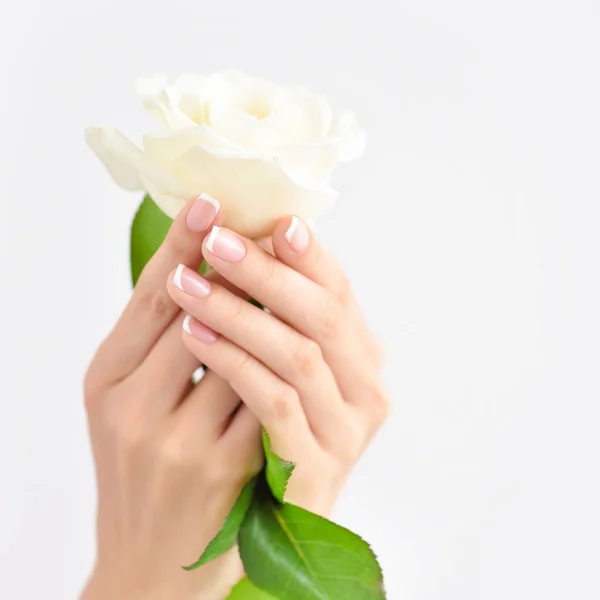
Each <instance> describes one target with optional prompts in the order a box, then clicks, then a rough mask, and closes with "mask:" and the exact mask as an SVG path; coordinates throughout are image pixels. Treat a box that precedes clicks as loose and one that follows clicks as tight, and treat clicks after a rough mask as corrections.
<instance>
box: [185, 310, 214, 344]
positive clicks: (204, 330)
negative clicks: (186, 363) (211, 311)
mask: <svg viewBox="0 0 600 600" xmlns="http://www.w3.org/2000/svg"><path fill="white" fill-rule="evenodd" d="M183 330H184V331H185V332H186V333H188V334H189V335H191V336H192V337H195V338H196V339H197V340H199V341H201V342H204V343H205V344H212V343H213V342H216V341H217V338H218V337H219V336H218V335H217V333H216V332H214V331H213V330H212V329H211V328H210V327H207V326H206V325H204V323H200V321H197V320H196V319H193V318H192V317H191V315H187V316H186V317H185V319H184V320H183Z"/></svg>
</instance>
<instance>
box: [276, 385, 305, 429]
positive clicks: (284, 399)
mask: <svg viewBox="0 0 600 600" xmlns="http://www.w3.org/2000/svg"><path fill="white" fill-rule="evenodd" d="M299 402H300V398H299V396H298V392H297V391H296V390H295V389H294V388H293V387H291V386H289V385H287V386H283V387H282V388H281V389H280V390H279V391H278V392H277V393H276V394H273V395H272V397H271V400H270V404H271V411H272V414H271V417H272V420H274V421H286V420H289V419H291V418H293V417H294V415H295V414H296V411H297V408H298V403H299Z"/></svg>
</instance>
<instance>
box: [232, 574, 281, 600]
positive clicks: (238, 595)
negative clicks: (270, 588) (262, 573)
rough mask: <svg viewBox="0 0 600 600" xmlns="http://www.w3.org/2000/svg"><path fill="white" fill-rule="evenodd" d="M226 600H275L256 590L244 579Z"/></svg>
mask: <svg viewBox="0 0 600 600" xmlns="http://www.w3.org/2000/svg"><path fill="white" fill-rule="evenodd" d="M227 600H277V599H276V598H275V596H271V594H267V592H265V591H264V590H261V589H259V588H257V587H256V586H255V585H253V584H252V582H251V581H250V580H249V579H248V578H247V577H244V578H243V579H241V580H240V581H239V583H238V584H237V585H236V586H235V587H234V588H233V589H232V590H231V592H230V594H229V596H227Z"/></svg>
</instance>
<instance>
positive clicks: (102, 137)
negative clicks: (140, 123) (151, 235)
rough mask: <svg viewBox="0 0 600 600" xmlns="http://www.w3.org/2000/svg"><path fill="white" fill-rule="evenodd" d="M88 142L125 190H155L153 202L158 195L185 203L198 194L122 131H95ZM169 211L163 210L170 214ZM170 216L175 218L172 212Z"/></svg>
mask: <svg viewBox="0 0 600 600" xmlns="http://www.w3.org/2000/svg"><path fill="white" fill-rule="evenodd" d="M86 139H87V142H88V144H89V145H90V147H91V148H92V150H94V151H95V152H96V154H97V155H98V157H99V158H100V160H101V161H102V162H103V163H104V165H105V166H106V168H107V169H108V171H109V172H110V174H111V175H112V176H113V179H114V180H115V181H116V183H117V184H118V185H120V186H121V187H123V188H125V189H127V190H146V191H148V192H150V188H152V192H153V193H151V195H152V197H153V198H154V195H153V194H154V193H157V194H161V195H166V196H173V197H176V198H181V199H182V200H183V202H185V201H186V200H189V199H190V198H192V197H193V196H194V195H195V194H196V188H195V187H194V185H193V184H191V183H190V182H189V181H186V180H185V179H184V178H180V177H177V176H176V175H175V174H173V173H172V172H170V171H169V170H168V169H167V168H165V165H164V164H161V163H160V162H159V161H154V160H151V158H150V157H149V156H148V155H147V154H144V152H142V151H141V150H140V149H139V148H138V147H137V146H136V145H135V144H133V143H132V142H130V141H129V140H128V139H127V138H126V137H125V136H124V135H123V134H121V133H120V132H119V131H117V130H115V129H112V128H110V127H91V128H89V129H88V130H87V132H86ZM198 193H199V192H198ZM154 200H156V202H157V203H158V200H157V199H156V198H154ZM166 205H167V203H165V206H166ZM159 206H160V205H159ZM161 208H163V207H162V206H161ZM167 209H168V207H167ZM167 209H163V210H165V212H167ZM167 214H168V215H169V216H171V217H172V216H174V215H173V213H172V210H170V209H169V212H167ZM175 214H176V213H175Z"/></svg>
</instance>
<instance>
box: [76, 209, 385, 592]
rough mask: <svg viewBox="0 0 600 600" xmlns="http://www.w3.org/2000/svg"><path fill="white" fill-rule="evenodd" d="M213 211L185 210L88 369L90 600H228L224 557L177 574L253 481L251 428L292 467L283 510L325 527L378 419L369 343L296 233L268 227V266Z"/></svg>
mask: <svg viewBox="0 0 600 600" xmlns="http://www.w3.org/2000/svg"><path fill="white" fill-rule="evenodd" d="M217 207H218V204H217V203H216V202H215V201H213V200H210V199H206V197H203V198H198V199H197V200H195V201H194V202H192V203H190V205H189V206H188V207H187V208H185V209H184V210H183V211H182V212H181V214H180V215H179V216H178V218H177V219H176V220H175V222H174V224H173V226H172V228H171V231H170V233H169V235H168V237H167V239H166V240H165V242H164V243H163V245H162V246H161V248H160V250H159V251H158V252H157V253H156V254H155V256H154V257H153V259H152V260H151V261H150V263H149V264H148V265H147V267H146V269H145V270H144V272H143V273H142V276H141V278H140V280H139V282H138V285H137V287H136V290H135V292H134V294H133V297H132V299H131V301H130V303H129V304H128V306H127V307H126V309H125V311H124V313H123V315H122V317H121V319H120V320H119V322H118V323H117V325H116V327H115V329H114V330H113V332H112V333H111V334H110V336H109V337H108V338H107V340H106V341H105V342H104V343H103V344H102V346H101V347H100V349H99V351H98V353H97V355H96V357H95V359H94V362H93V364H92V365H91V366H90V369H89V372H88V376H87V378H86V403H87V408H88V414H89V420H90V431H91V435H92V441H93V447H94V455H95V460H96V467H97V477H98V485H99V496H100V501H99V515H98V560H97V565H96V569H95V572H94V575H93V577H92V579H91V582H90V584H89V586H88V589H87V591H86V593H85V595H84V598H85V600H95V599H96V598H107V597H110V598H114V599H115V600H120V598H127V599H128V600H137V599H138V598H139V599H154V598H157V599H158V598H160V599H161V600H169V599H170V598H173V599H178V600H179V599H187V598H190V599H191V598H197V597H202V598H207V599H212V598H214V599H215V600H216V599H220V598H224V597H225V595H226V593H227V591H228V589H229V588H230V587H231V585H232V584H233V583H234V582H235V581H236V580H237V579H238V578H239V577H240V576H241V570H240V564H239V562H238V561H237V559H236V556H235V555H232V554H231V553H229V554H226V555H224V556H223V557H221V558H219V559H217V560H216V561H214V562H211V563H209V564H207V565H205V566H203V567H201V568H200V569H198V570H197V571H194V572H192V573H188V572H185V571H183V570H182V569H181V565H184V564H189V563H190V562H192V561H193V560H195V558H197V556H198V555H199V554H201V552H202V550H203V547H202V546H203V545H204V546H206V545H207V544H208V542H209V541H210V540H211V539H212V537H213V536H214V535H215V534H216V532H217V531H218V529H219V527H220V526H221V524H222V522H223V520H224V518H225V516H226V515H227V513H228V511H229V510H230V509H231V506H232V505H233V502H234V501H235V499H236V497H237V495H238V494H239V493H240V491H241V489H242V487H243V485H244V484H245V482H246V481H248V480H249V479H250V477H252V476H253V475H254V474H255V473H256V472H257V471H258V470H259V469H260V468H261V465H262V447H261V441H260V424H262V425H263V426H264V427H265V428H266V429H267V431H268V432H269V434H270V436H271V440H272V443H273V447H274V450H275V451H276V452H278V453H279V454H280V455H281V456H283V457H284V458H286V459H290V460H293V461H295V462H296V463H297V469H296V471H295V472H294V474H293V476H292V479H291V481H290V486H289V488H288V493H287V495H286V498H287V499H289V500H290V501H292V502H294V503H296V504H298V505H300V506H303V507H305V508H307V509H310V510H313V511H316V512H320V513H321V514H327V513H328V512H329V511H330V510H331V507H332V505H333V503H334V502H335V499H336V497H337V495H338V493H339V491H340V488H341V486H342V484H343V481H344V479H345V478H346V476H347V474H348V473H349V471H350V469H351V468H352V466H353V465H354V463H355V461H356V459H357V458H358V456H359V455H360V453H361V452H362V450H363V449H364V448H365V446H366V444H367V443H368V441H369V439H370V438H371V437H372V435H373V434H374V432H375V431H376V430H377V428H378V427H379V425H380V424H381V423H382V421H383V419H384V418H385V415H386V413H387V399H386V395H385V393H384V391H383V390H382V388H381V384H380V382H379V379H378V368H379V362H380V354H379V350H378V347H377V344H376V343H375V341H374V340H373V338H372V336H371V334H370V333H369V331H368V329H367V327H366V325H365V323H364V320H363V318H362V316H361V313H360V311H359V309H358V307H357V305H356V302H355V300H354V299H353V297H352V294H351V292H350V287H349V285H348V283H347V280H346V279H345V277H344V275H343V273H342V272H341V271H340V269H339V267H338V266H337V265H336V264H335V262H334V261H333V259H332V258H331V257H330V256H329V255H328V254H327V253H326V252H325V251H324V250H323V248H322V247H321V246H320V245H319V244H318V243H317V242H316V240H315V239H314V238H313V236H312V234H311V233H310V231H309V230H308V229H307V228H306V226H305V225H304V223H303V222H302V221H301V220H299V219H298V218H295V217H292V218H289V217H288V218H285V219H283V220H282V221H281V222H280V223H279V224H278V225H277V227H276V229H275V231H274V233H273V236H272V244H273V249H274V253H275V256H273V255H271V254H269V253H268V252H266V251H265V250H263V249H262V248H261V247H260V246H258V245H257V244H256V243H254V242H252V241H250V240H248V239H246V238H244V237H242V236H240V235H238V234H236V233H235V232H233V231H230V230H226V229H224V228H219V227H213V228H212V229H210V228H211V226H212V225H213V224H214V223H215V222H216V223H221V222H222V219H223V216H224V215H223V214H222V213H219V214H218V215H217V214H216V213H217V211H216V209H217ZM209 230H210V233H209V234H208V235H206V234H207V232H208V231H209ZM203 256H204V258H205V259H206V260H207V261H208V262H209V263H210V264H211V266H212V267H213V269H214V271H213V272H212V273H210V274H209V275H208V276H207V277H206V278H201V277H200V276H199V275H197V269H198V267H199V264H200V262H201V260H202V257H203ZM178 265H180V266H178ZM182 265H186V266H185V267H184V266H182ZM165 282H166V286H165ZM247 296H252V297H253V298H256V299H257V300H258V301H260V302H261V303H262V304H263V305H264V306H266V307H267V308H268V309H269V312H266V311H263V310H261V309H259V308H257V307H255V306H253V305H252V304H250V303H249V302H247V301H246V297H247ZM171 299H173V300H175V302H173V301H172V300H171ZM181 309H183V311H182V310H181ZM186 314H187V315H191V316H189V317H188V316H186ZM200 363H203V364H205V365H206V366H207V368H208V371H207V373H206V375H205V376H204V377H203V379H202V380H201V381H200V383H199V384H197V385H195V386H194V385H193V384H192V383H191V381H190V374H191V373H192V372H193V371H194V369H196V368H197V367H198V366H199V365H200Z"/></svg>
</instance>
